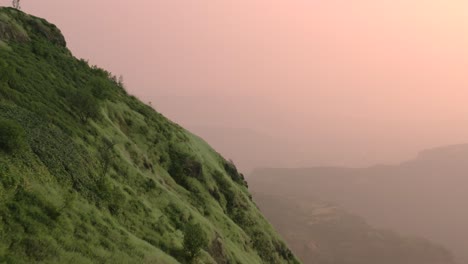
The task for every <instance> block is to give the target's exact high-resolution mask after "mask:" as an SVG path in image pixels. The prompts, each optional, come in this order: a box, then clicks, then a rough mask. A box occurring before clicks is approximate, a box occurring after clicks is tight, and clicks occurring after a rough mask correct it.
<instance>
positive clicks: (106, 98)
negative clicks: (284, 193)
mask: <svg viewBox="0 0 468 264" xmlns="http://www.w3.org/2000/svg"><path fill="white" fill-rule="evenodd" d="M196 227H197V228H196ZM194 230H195V231H194ZM204 236H206V240H205V239H202V238H203V237H204ZM0 237H1V239H0V263H36V262H44V263H179V262H181V263H184V262H195V263H196V262H199V263H249V264H250V263H298V261H297V260H296V259H295V257H294V256H293V255H292V253H291V252H290V250H289V249H288V248H287V247H286V246H285V244H284V243H283V242H282V240H281V239H280V238H279V237H278V235H277V234H276V233H275V231H274V230H273V228H272V227H271V226H270V224H269V223H268V222H267V221H266V220H265V219H264V218H263V216H262V215H261V213H260V212H259V211H258V209H257V208H256V206H255V204H254V203H253V202H252V201H251V196H250V194H249V192H248V189H247V184H246V182H245V181H244V179H243V176H242V174H240V173H239V172H238V171H237V170H236V168H235V166H234V165H233V164H231V163H230V162H228V161H226V160H224V159H223V158H222V157H221V156H220V155H219V154H218V153H216V152H215V151H214V150H213V149H211V148H210V146H208V145H207V144H206V143H205V142H204V141H203V140H201V139H200V138H198V137H196V136H194V135H193V134H191V133H189V132H188V131H186V130H184V129H183V128H181V127H179V126H178V125H176V124H174V123H172V122H171V121H169V120H167V119H166V118H165V117H163V116H162V115H160V114H158V113H157V112H155V111H154V110H153V109H152V108H151V107H149V106H147V105H145V104H143V103H141V102H140V101H139V100H137V99H136V98H135V97H132V96H129V95H128V94H127V93H126V92H125V90H124V89H123V84H122V83H121V82H119V81H118V80H117V79H116V78H115V77H113V76H112V75H111V74H110V73H109V72H106V71H104V70H102V69H99V68H97V67H90V66H89V65H88V63H87V62H86V61H83V60H78V59H76V58H74V57H73V56H72V55H71V53H70V52H69V51H68V49H67V48H66V42H65V40H64V38H63V36H62V35H61V33H60V31H59V30H58V29H57V28H56V27H55V26H53V25H51V24H49V23H48V22H46V21H45V20H43V19H39V18H36V17H33V16H29V15H27V14H24V13H22V12H20V11H17V10H14V9H10V8H0ZM197 245H198V246H197ZM199 247H201V252H200V253H199V254H196V253H197V249H198V248H199ZM189 249H190V251H188V250H189ZM192 253H193V254H192ZM195 255H197V257H195V258H193V256H195Z"/></svg>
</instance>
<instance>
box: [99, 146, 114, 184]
mask: <svg viewBox="0 0 468 264" xmlns="http://www.w3.org/2000/svg"><path fill="white" fill-rule="evenodd" d="M114 146H115V142H113V141H111V140H109V139H107V138H104V139H103V140H102V143H101V144H100V147H99V149H98V154H99V162H100V164H101V176H102V177H104V176H106V174H107V172H108V171H109V167H110V164H111V162H112V160H113V159H114V157H115V152H114Z"/></svg>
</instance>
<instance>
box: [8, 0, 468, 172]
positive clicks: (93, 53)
mask: <svg viewBox="0 0 468 264" xmlns="http://www.w3.org/2000/svg"><path fill="white" fill-rule="evenodd" d="M22 2H23V3H22V5H23V10H24V11H26V12H29V13H32V14H34V15H37V16H41V17H45V18H46V19H48V20H50V21H51V22H53V23H55V24H57V25H58V26H59V27H60V28H61V29H62V31H63V33H64V35H65V36H66V38H67V41H68V46H69V47H70V48H71V50H72V51H73V52H74V54H75V55H76V56H78V57H83V58H86V59H89V61H90V62H91V63H93V64H97V65H99V66H102V67H104V68H106V69H109V70H110V71H112V72H114V73H116V74H123V75H124V78H125V81H126V83H127V86H128V90H129V91H130V92H132V93H134V94H136V95H138V96H139V97H140V98H142V100H143V101H146V102H147V101H152V102H153V106H155V108H156V109H157V110H160V111H162V112H163V113H164V114H166V115H167V116H169V117H171V118H172V119H174V120H176V121H177V122H179V123H181V124H182V125H185V126H187V127H189V128H192V129H193V130H195V132H197V133H198V134H201V135H202V136H204V137H205V138H206V139H207V140H208V141H210V142H212V143H213V144H214V145H215V146H216V147H218V148H219V149H220V150H221V151H222V152H223V153H224V154H226V155H227V156H228V157H233V158H234V159H235V160H238V162H240V164H241V165H242V166H243V167H245V168H250V167H252V166H275V165H279V166H295V165H317V164H338V165H350V166H357V165H367V164H371V163H376V162H394V161H399V160H403V159H406V158H408V157H411V156H414V155H415V153H416V152H417V151H418V150H420V149H423V148H426V147H432V146H436V145H444V144H452V143H463V142H468V103H467V102H468V73H467V71H468V48H467V47H468V15H467V10H468V1H466V0H451V1H443V0H350V1H338V0H322V1H318V0H283V1H279V0H221V1H220V0H216V1H215V0H203V1H194V0H164V1H163V0H146V1H123V0H120V1H118V0H117V1H116V0H113V1H110V0H100V1H95V0H80V1H71V0H62V1H58V0H41V1H37V0H35V1H33V0H29V1H28V0H22ZM0 3H2V4H9V3H10V1H2V0H0ZM216 131H217V132H216ZM226 131H229V133H227V132H226ZM216 133H218V134H216ZM220 135H222V136H220ZM242 142H249V143H248V144H245V152H243V150H242V149H243V148H242V147H243V146H242V144H241V143H242ZM255 156H257V157H255ZM247 157H248V158H247ZM254 161H255V162H254ZM249 162H250V163H253V164H248V163H249Z"/></svg>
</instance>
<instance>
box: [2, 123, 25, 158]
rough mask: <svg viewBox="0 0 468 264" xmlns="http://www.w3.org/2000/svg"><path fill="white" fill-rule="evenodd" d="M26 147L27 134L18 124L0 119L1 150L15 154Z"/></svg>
mask: <svg viewBox="0 0 468 264" xmlns="http://www.w3.org/2000/svg"><path fill="white" fill-rule="evenodd" d="M24 145H25V132H24V129H23V127H21V126H20V125H19V124H18V123H16V122H14V121H11V120H6V119H0V149H2V150H4V151H6V152H13V151H15V150H18V149H21V148H22V147H23V146H24Z"/></svg>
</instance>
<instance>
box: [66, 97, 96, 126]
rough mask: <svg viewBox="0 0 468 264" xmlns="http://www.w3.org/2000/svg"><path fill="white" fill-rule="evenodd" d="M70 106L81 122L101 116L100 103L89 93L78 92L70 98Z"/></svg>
mask: <svg viewBox="0 0 468 264" xmlns="http://www.w3.org/2000/svg"><path fill="white" fill-rule="evenodd" d="M70 104H71V105H72V106H73V108H74V110H75V112H76V115H77V116H78V118H79V119H80V120H81V122H83V123H86V122H87V121H88V119H90V118H96V117H98V116H99V102H98V101H97V100H96V98H95V97H94V96H93V94H91V93H90V92H89V91H81V90H80V91H77V92H75V93H73V94H72V95H71V96H70Z"/></svg>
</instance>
